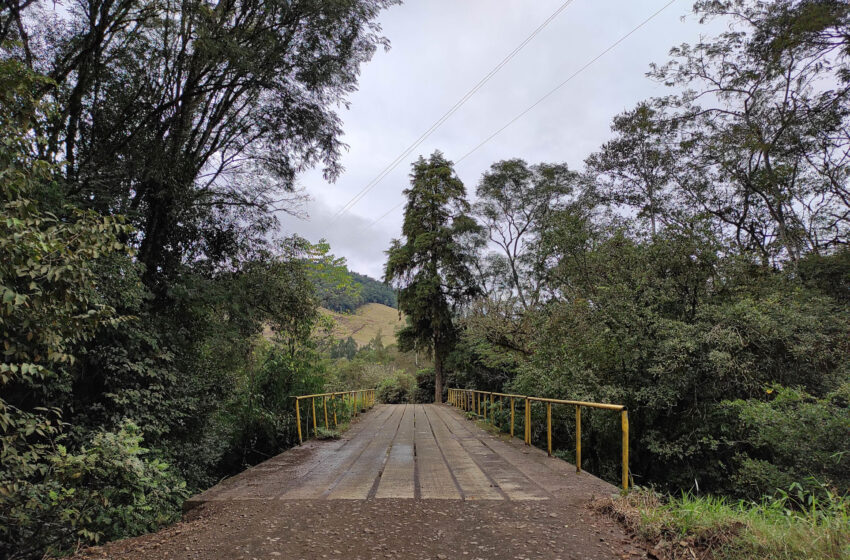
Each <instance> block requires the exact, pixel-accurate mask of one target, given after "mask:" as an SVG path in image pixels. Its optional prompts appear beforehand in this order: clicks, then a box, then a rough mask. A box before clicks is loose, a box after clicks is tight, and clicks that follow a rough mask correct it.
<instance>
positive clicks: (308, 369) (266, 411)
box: [218, 340, 324, 473]
mask: <svg viewBox="0 0 850 560" xmlns="http://www.w3.org/2000/svg"><path fill="white" fill-rule="evenodd" d="M316 356H317V355H316V352H315V350H314V349H313V348H312V347H311V345H310V342H309V341H308V340H304V341H301V342H300V344H299V345H298V346H297V347H296V351H295V353H294V354H293V353H291V352H290V347H289V346H288V345H287V346H279V345H276V344H268V345H263V346H261V347H259V348H258V349H257V350H256V351H255V357H254V361H255V364H256V365H255V366H254V367H252V368H250V369H248V371H246V375H245V377H244V378H243V379H242V380H241V382H240V386H239V388H238V391H237V393H236V394H235V395H234V398H233V401H232V403H231V404H230V406H229V407H228V410H227V412H226V413H225V415H224V416H223V418H222V419H221V420H222V421H223V423H224V425H225V426H226V427H227V428H228V433H227V434H226V436H225V437H227V438H228V445H227V451H226V453H225V454H224V455H223V457H222V458H221V461H220V463H219V465H218V470H219V472H230V473H236V472H239V471H240V470H242V469H244V468H245V467H246V466H250V465H253V464H256V463H258V462H260V461H263V460H265V459H268V458H269V457H272V456H274V455H276V454H277V453H279V452H281V451H282V450H284V449H287V448H289V447H291V446H292V445H294V444H296V443H297V442H298V433H297V431H296V430H297V426H296V422H295V409H294V406H293V405H294V400H293V398H292V397H294V396H298V395H309V394H315V393H321V392H322V391H323V389H324V375H323V373H324V372H323V371H322V370H321V369H320V366H319V367H317V366H316V365H315V364H316Z"/></svg>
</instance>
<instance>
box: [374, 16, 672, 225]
mask: <svg viewBox="0 0 850 560" xmlns="http://www.w3.org/2000/svg"><path fill="white" fill-rule="evenodd" d="M675 2H676V0H670V1H669V2H667V3H666V4H664V5H663V6H661V8H659V9H658V10H657V11H655V12H654V13H653V14H652V15H651V16H649V17H648V18H646V19H645V20H643V21H642V22H640V23H639V24H638V25H637V26H635V27H634V28H632V30H631V31H629V32H628V33H626V34H625V35H623V36H622V37H620V38H619V39H617V40H616V41H615V42H614V43H612V44H611V45H609V46H608V48H606V49H605V50H604V51H602V52H601V53H599V54H598V55H596V56H595V57H593V58H592V59H590V61H588V62H587V63H586V64H585V65H584V66H582V67H581V68H579V69H578V70H576V71H575V72H573V73H572V74H571V75H570V76H569V77H568V78H567V79H566V80H564V81H562V82H561V83H560V84H558V85H557V86H555V87H554V88H552V89H551V90H549V91H548V92H547V93H546V94H545V95H544V96H543V97H541V98H540V99H538V100H537V101H535V102H534V103H532V104H531V105H529V106H528V107H527V108H526V109H525V110H524V111H522V112H521V113H519V114H518V115H517V116H515V117H514V118H512V119H511V120H509V121H508V122H507V123H506V124H505V125H504V126H502V127H501V128H500V129H498V130H497V131H496V132H494V133H493V134H491V135H490V136H488V137H487V138H485V139H484V140H483V141H482V142H480V143H479V144H478V145H477V146H475V147H474V148H472V149H471V150H469V151H468V152H466V153H465V154H464V155H463V156H462V157H461V158H460V159H458V160H457V161H455V163H456V164H457V163H460V162H462V161H463V160H465V159H466V158H468V157H469V156H470V155H472V154H473V153H475V152H476V151H478V149H479V148H481V147H482V146H483V145H484V144H486V143H487V142H489V141H490V140H492V139H493V138H495V137H496V136H498V135H499V134H500V133H502V132H503V131H504V130H505V129H506V128H508V127H509V126H511V125H512V124H514V123H515V122H516V121H518V120H519V119H521V118H522V117H524V116H525V115H526V114H528V113H529V112H531V110H532V109H534V108H535V107H537V106H538V105H540V104H541V103H542V102H543V101H545V100H546V99H548V98H549V97H550V96H552V94H554V93H555V92H556V91H558V90H559V89H561V88H562V87H564V86H565V85H567V83H569V82H570V81H571V80H572V79H573V78H575V77H576V76H578V75H579V74H581V73H582V72H584V71H585V70H586V69H587V68H588V67H590V66H591V65H592V64H593V63H595V62H596V61H597V60H599V59H600V58H602V57H603V56H605V55H606V54H608V52H610V51H611V50H613V49H614V48H615V47H616V46H617V45H619V44H620V43H622V42H623V41H625V40H626V39H628V38H629V37H630V36H631V35H632V34H634V33H635V32H636V31H637V30H639V29H640V28H642V27H643V26H644V25H646V24H647V23H649V22H650V21H652V20H653V19H654V18H655V17H656V16H657V15H658V14H660V13H661V12H663V11H664V10H666V9H667V8H669V7H670V6H671V5H672V4H673V3H675ZM403 204H404V201H403V200H402V201H401V202H400V203H398V204H396V205H395V206H393V207H392V208H390V210H389V211H388V212H386V213H384V214H383V215H382V216H381V217H380V218H378V219H377V220H375V221H373V222H372V223H371V224H369V226H368V227H367V229H369V228H371V227H373V226H374V225H375V224H377V223H378V222H380V221H381V220H383V219H384V218H386V217H387V216H389V215H390V214H392V213H393V212H395V211H396V210H397V209H399V208H400V207H401V206H402V205H403Z"/></svg>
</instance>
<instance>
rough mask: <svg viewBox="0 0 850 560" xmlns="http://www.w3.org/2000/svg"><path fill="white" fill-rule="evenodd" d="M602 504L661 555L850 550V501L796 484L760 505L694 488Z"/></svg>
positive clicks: (836, 557) (829, 558) (830, 558)
mask: <svg viewBox="0 0 850 560" xmlns="http://www.w3.org/2000/svg"><path fill="white" fill-rule="evenodd" d="M595 507H596V509H598V510H600V511H602V512H604V513H606V514H608V515H611V516H612V517H614V518H616V519H618V520H619V521H621V522H623V523H624V524H626V526H627V527H628V528H629V529H630V530H631V531H632V532H634V533H635V534H637V535H638V536H640V537H641V538H643V539H644V540H646V541H647V542H648V544H649V546H650V547H651V548H653V553H654V555H655V556H656V557H659V558H665V557H671V558H673V557H690V556H696V557H701V555H702V556H705V557H711V558H717V559H724V560H738V559H740V560H744V559H749V558H764V559H768V560H810V559H813V558H818V559H823V560H840V559H843V558H846V557H847V555H848V554H850V545H848V543H850V502H848V499H847V498H846V497H841V496H836V495H827V496H826V497H825V499H823V500H817V499H814V498H813V497H812V496H811V495H810V494H806V493H804V492H801V491H800V489H799V486H797V485H794V486H793V487H792V488H791V489H790V492H785V493H784V494H783V495H781V496H779V497H776V498H771V499H764V500H762V501H760V502H748V501H743V500H740V501H737V502H736V501H731V500H728V499H725V498H722V497H716V496H694V495H692V494H687V493H686V494H682V495H681V496H680V497H669V498H665V497H664V496H660V495H658V494H657V493H655V492H654V491H652V490H647V489H642V488H641V489H636V490H634V491H632V492H631V493H629V494H628V495H627V496H625V497H621V498H617V499H613V500H609V501H597V502H596V503H595ZM709 554H710V555H711V556H706V555H709Z"/></svg>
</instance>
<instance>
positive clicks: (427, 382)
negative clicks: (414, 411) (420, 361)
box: [413, 368, 448, 403]
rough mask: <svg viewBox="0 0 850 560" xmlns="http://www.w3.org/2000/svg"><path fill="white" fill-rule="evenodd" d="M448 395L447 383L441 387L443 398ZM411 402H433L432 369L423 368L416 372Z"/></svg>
mask: <svg viewBox="0 0 850 560" xmlns="http://www.w3.org/2000/svg"><path fill="white" fill-rule="evenodd" d="M446 393H448V383H446V385H445V386H444V387H443V396H444V398H445V394H446ZM413 402H417V403H432V402H434V368H423V369H420V370H419V371H417V372H416V388H415V389H414V391H413Z"/></svg>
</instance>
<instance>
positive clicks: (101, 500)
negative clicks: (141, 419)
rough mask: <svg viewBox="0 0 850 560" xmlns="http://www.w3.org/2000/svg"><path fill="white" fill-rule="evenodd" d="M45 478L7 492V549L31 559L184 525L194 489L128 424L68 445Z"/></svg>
mask: <svg viewBox="0 0 850 560" xmlns="http://www.w3.org/2000/svg"><path fill="white" fill-rule="evenodd" d="M46 459H47V461H46V463H44V466H45V468H46V469H47V471H46V472H45V473H44V476H43V477H40V478H37V479H29V480H19V481H18V484H17V487H16V489H15V492H14V493H12V494H7V493H0V519H2V521H3V522H2V523H0V535H2V539H0V552H2V553H3V554H2V556H3V557H4V558H25V557H28V556H35V555H39V556H40V555H41V553H42V552H43V551H47V552H48V553H50V554H59V553H61V552H68V551H70V550H73V549H74V548H75V547H76V546H77V545H78V544H94V543H98V542H103V541H106V540H110V539H115V538H120V537H127V536H132V535H139V534H142V533H146V532H148V531H151V530H155V529H157V528H159V527H160V526H162V525H164V524H166V523H170V522H172V521H174V520H176V519H177V518H178V517H179V515H180V511H181V507H180V506H181V504H182V502H183V500H184V499H185V498H186V497H187V491H186V484H185V482H183V481H182V480H181V479H180V477H179V476H178V475H177V474H176V473H174V472H173V470H172V469H171V468H170V467H169V465H168V464H166V463H165V462H163V461H162V460H160V459H159V458H157V457H156V456H155V455H152V454H150V453H149V452H148V450H147V449H145V448H144V447H142V433H141V430H140V429H139V428H138V427H137V426H136V425H135V424H133V423H132V422H129V421H127V422H124V423H123V424H122V425H121V427H120V429H119V430H118V431H116V432H105V431H101V432H98V433H96V434H95V435H94V436H93V437H92V438H91V440H90V441H89V443H88V444H86V445H84V446H82V447H81V448H80V449H79V451H77V452H73V453H72V452H70V451H68V450H67V449H66V448H65V447H64V446H62V445H56V447H55V451H54V452H53V453H51V454H50V455H49V456H47V458H46Z"/></svg>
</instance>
